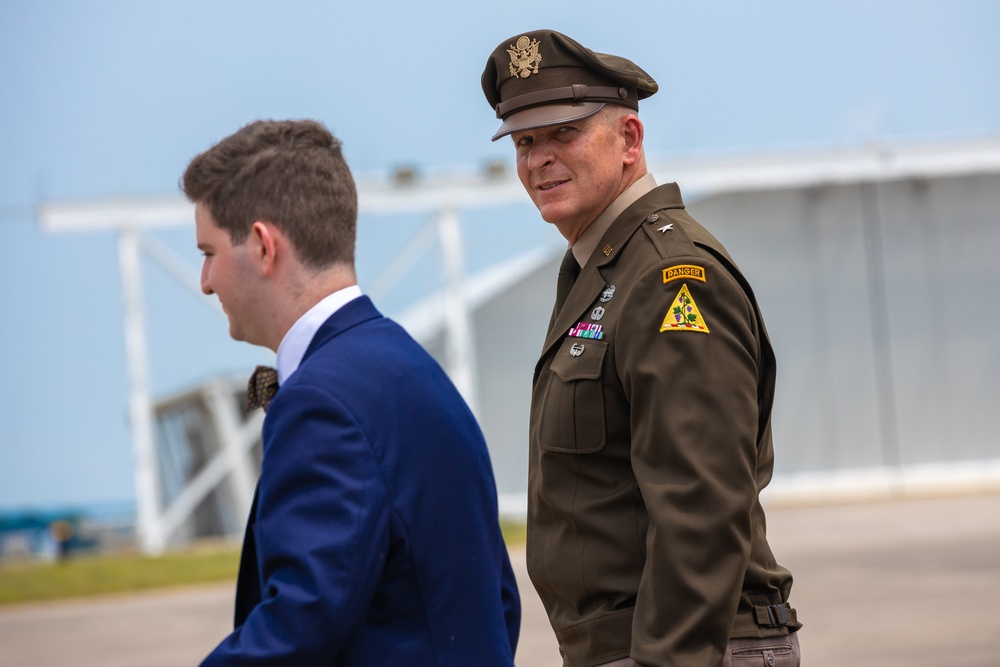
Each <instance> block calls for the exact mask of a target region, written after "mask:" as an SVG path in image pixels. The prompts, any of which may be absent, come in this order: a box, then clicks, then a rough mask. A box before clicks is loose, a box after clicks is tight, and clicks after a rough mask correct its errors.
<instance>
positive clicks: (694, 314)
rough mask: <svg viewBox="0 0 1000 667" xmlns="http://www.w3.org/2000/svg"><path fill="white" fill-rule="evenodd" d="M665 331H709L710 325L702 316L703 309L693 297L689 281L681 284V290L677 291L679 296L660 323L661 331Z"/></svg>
mask: <svg viewBox="0 0 1000 667" xmlns="http://www.w3.org/2000/svg"><path fill="white" fill-rule="evenodd" d="M664 331H700V332H701V333H708V326H707V325H706V324H705V319H704V318H703V317H702V316H701V311H699V310H698V306H697V305H696V304H695V302H694V299H692V298H691V292H689V291H688V286H687V283H684V284H683V285H681V291H680V292H678V293H677V298H675V299H674V302H673V303H672V304H671V306H670V310H669V311H667V316H666V317H664V318H663V324H661V325H660V332H661V333H662V332H664Z"/></svg>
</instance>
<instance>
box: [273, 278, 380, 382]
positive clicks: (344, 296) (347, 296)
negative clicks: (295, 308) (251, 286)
mask: <svg viewBox="0 0 1000 667" xmlns="http://www.w3.org/2000/svg"><path fill="white" fill-rule="evenodd" d="M359 296H361V288H360V287H358V286H357V285H351V286H350V287H345V288H344V289H342V290H337V291H336V292H334V293H333V294H331V295H330V296H327V297H325V298H323V299H322V300H321V301H320V302H319V303H317V304H316V305H315V306H313V307H312V308H310V309H309V310H307V311H306V312H305V314H304V315H302V317H300V318H299V319H298V320H297V321H296V322H295V324H293V325H292V328H291V329H289V330H288V333H286V334H285V337H284V338H282V339H281V344H280V345H278V361H277V366H278V384H279V385H281V384H284V383H285V380H287V379H288V378H289V377H291V375H292V373H294V372H295V371H296V370H298V367H299V364H301V363H302V357H303V356H305V354H306V349H308V348H309V343H311V342H312V339H313V337H314V336H315V335H316V332H317V331H319V328H320V327H321V326H323V323H324V322H326V321H327V320H328V319H330V316H331V315H333V314H334V313H335V312H337V311H338V310H340V309H341V308H342V307H343V306H344V305H345V304H347V303H348V302H350V301H353V300H354V299H356V298H358V297H359Z"/></svg>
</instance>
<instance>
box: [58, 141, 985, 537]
mask: <svg viewBox="0 0 1000 667" xmlns="http://www.w3.org/2000/svg"><path fill="white" fill-rule="evenodd" d="M650 171H651V172H652V173H653V174H654V175H656V176H657V177H658V180H659V181H660V182H667V181H673V180H676V181H678V182H679V183H681V184H682V185H683V187H684V190H685V194H686V196H687V197H689V198H690V197H692V196H696V197H697V196H706V195H710V194H719V193H727V192H748V191H755V190H768V189H778V188H807V187H810V186H819V185H830V184H838V183H848V182H855V183H856V182H876V183H877V182H881V181H891V180H900V179H908V178H910V179H919V178H925V177H932V176H934V177H940V176H948V175H962V174H968V173H981V172H984V171H986V172H990V171H994V172H995V171H1000V139H989V140H977V141H974V142H961V143H960V142H952V143H941V142H936V143H934V144H926V145H909V146H900V147H892V148H890V147H887V146H871V147H868V148H864V149H854V150H842V151H827V152H794V153H784V154H778V153H772V154H753V155H749V154H748V155H745V156H741V157H737V158H733V157H718V158H706V157H700V158H697V159H695V158H691V159H672V160H650ZM404 176H407V177H404ZM358 194H359V205H360V210H361V212H362V213H363V214H373V215H390V216H391V215H403V214H407V215H408V214H413V213H420V212H425V213H427V212H430V213H432V214H433V215H434V220H435V224H434V227H433V229H434V230H435V231H436V234H435V236H436V237H437V239H436V240H437V243H438V244H439V246H440V248H441V251H442V256H443V257H444V265H445V273H446V288H445V290H444V298H445V305H444V307H442V308H440V309H439V310H438V312H440V313H441V315H442V318H443V322H442V324H441V327H443V330H444V332H445V341H446V344H445V351H444V360H443V361H444V366H445V368H446V369H447V371H448V373H449V375H450V376H451V378H452V380H453V381H454V382H455V384H456V386H458V388H459V390H460V391H461V392H462V394H463V396H465V397H466V399H467V401H468V402H469V404H470V405H471V406H472V407H473V410H474V411H475V408H476V403H477V397H476V388H477V386H478V382H477V377H476V375H477V374H476V365H475V361H474V360H475V354H474V352H475V350H474V347H475V341H474V339H473V335H472V327H471V325H470V316H469V308H468V294H467V293H466V291H467V287H466V281H465V280H464V276H465V269H464V267H463V250H462V238H461V226H460V217H459V216H460V214H461V213H462V212H463V211H468V210H471V209H476V208H491V207H499V206H503V205H507V204H511V203H517V202H526V201H527V199H526V195H525V194H524V192H523V189H522V187H521V185H520V183H519V181H518V180H517V178H516V177H515V176H514V175H513V174H511V173H509V171H507V170H506V169H504V168H502V167H498V166H496V165H493V166H492V167H490V168H487V169H485V170H483V171H481V172H478V173H477V172H476V171H474V170H468V171H466V172H463V173H456V174H440V175H435V176H433V177H427V178H420V177H416V178H414V177H413V174H412V173H410V174H409V175H406V174H402V173H399V174H397V175H396V177H395V178H389V179H384V180H378V181H376V180H371V181H367V182H366V181H364V180H359V183H358ZM193 219H194V216H193V207H192V206H191V205H190V204H189V203H187V202H186V201H184V199H183V198H182V197H180V196H173V197H165V198H159V199H138V198H115V199H106V200H101V201H75V202H69V201H61V202H44V203H42V204H41V205H40V207H39V209H38V224H39V225H40V227H41V228H42V229H43V230H45V231H47V232H51V233H70V232H94V231H108V232H115V233H117V234H118V238H119V263H120V268H121V273H122V290H123V295H122V296H123V301H124V331H125V343H126V350H125V353H126V356H127V362H128V373H129V383H128V384H129V416H130V425H131V435H132V444H133V450H134V458H135V471H134V475H135V491H136V504H137V531H138V535H139V539H140V544H141V547H142V549H143V550H144V551H145V552H147V553H158V552H160V551H162V550H163V549H164V548H166V546H167V545H168V543H169V542H170V540H171V539H172V537H173V536H174V535H175V534H176V533H177V531H178V530H179V529H180V527H181V526H182V525H183V524H184V522H185V521H186V520H187V518H188V517H189V516H190V515H191V512H193V511H194V508H195V507H197V506H198V504H199V503H200V502H201V501H202V500H204V499H205V498H206V497H207V496H208V495H209V494H210V493H212V492H213V490H214V489H216V488H218V486H219V485H220V484H222V483H223V482H224V481H225V480H230V479H232V480H235V484H234V486H235V487H237V488H239V489H242V491H238V492H237V496H236V497H235V498H234V500H233V502H234V503H235V504H236V506H237V509H238V510H243V509H245V508H246V507H248V506H249V494H250V493H252V488H253V483H252V477H253V474H254V473H253V467H252V465H251V464H250V463H248V461H249V460H250V459H249V458H248V457H250V456H251V450H252V445H253V442H254V441H255V439H256V437H258V436H259V422H256V421H250V422H241V421H240V420H239V419H237V418H236V417H235V416H234V413H233V412H232V409H231V406H230V403H231V399H232V394H233V390H232V387H231V386H229V387H228V388H227V387H225V386H223V385H219V386H217V387H215V388H214V389H212V388H208V389H206V391H207V392H208V393H207V394H205V395H204V396H203V397H202V398H201V399H199V400H202V401H203V403H204V405H207V406H213V407H211V408H209V409H210V411H211V414H212V415H213V417H212V419H213V420H215V422H216V430H217V432H218V437H219V438H220V446H219V447H218V448H217V450H216V451H215V452H214V453H213V454H212V458H211V460H210V461H207V462H206V463H205V465H204V466H203V467H202V468H201V472H200V473H199V474H198V475H197V476H195V477H194V478H193V479H190V480H187V482H186V487H185V488H184V489H183V490H181V491H180V492H179V493H178V494H177V495H176V497H175V498H174V499H173V501H172V502H171V503H170V505H169V506H162V503H161V498H162V496H163V494H162V489H160V488H159V479H160V477H161V475H160V473H161V471H160V470H158V465H159V464H158V456H157V451H156V448H157V445H156V433H155V428H156V426H155V422H156V417H155V415H154V409H153V401H152V398H151V396H150V389H149V386H150V383H149V364H148V350H147V342H146V334H145V324H144V322H145V318H144V304H143V291H142V282H141V272H140V263H141V262H140V257H141V256H145V257H147V258H148V259H151V260H152V261H154V262H157V263H158V264H160V265H161V266H163V267H164V268H165V269H166V270H167V271H168V272H169V273H170V274H171V275H173V276H174V277H176V278H177V279H178V280H179V281H181V282H182V283H183V284H186V285H188V286H190V287H191V288H192V289H193V290H195V291H196V292H197V293H199V294H200V288H199V285H198V279H197V277H196V276H192V275H191V272H190V270H189V269H188V268H187V266H186V265H185V264H184V263H183V262H181V261H179V260H177V259H176V258H175V257H174V256H173V255H172V254H171V253H170V251H169V250H167V249H166V248H165V247H163V246H162V245H161V244H159V243H157V242H156V240H155V239H153V238H152V237H150V236H149V235H148V234H145V233H144V232H147V231H149V230H152V229H158V228H165V227H179V226H190V225H192V224H193ZM433 242H434V240H433V239H431V238H430V237H429V235H427V234H425V235H421V236H420V237H419V238H416V239H414V240H413V241H412V242H411V244H410V246H409V247H408V248H407V249H404V251H403V253H402V254H401V255H400V257H399V258H397V261H396V262H394V263H393V264H391V265H390V267H389V269H387V271H386V274H385V275H384V276H383V278H382V279H380V280H379V281H376V285H375V287H374V289H376V290H383V289H388V287H386V285H387V284H388V283H391V281H392V280H394V279H396V278H398V276H399V275H401V274H402V273H403V272H404V271H405V268H406V264H407V263H408V262H409V261H411V259H412V255H414V254H415V253H417V252H419V251H420V247H421V246H426V245H428V244H430V243H433ZM212 392H215V393H214V394H213V393H212ZM242 515H243V516H245V512H243V514H242Z"/></svg>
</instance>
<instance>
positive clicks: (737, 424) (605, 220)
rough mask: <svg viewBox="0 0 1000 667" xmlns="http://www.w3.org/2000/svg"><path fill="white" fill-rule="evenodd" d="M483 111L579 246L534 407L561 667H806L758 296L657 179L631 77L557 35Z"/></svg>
mask: <svg viewBox="0 0 1000 667" xmlns="http://www.w3.org/2000/svg"><path fill="white" fill-rule="evenodd" d="M482 86H483V92H484V93H485V94H486V99H487V100H488V101H489V103H490V106H492V107H493V108H494V110H495V111H496V113H497V117H498V118H499V119H500V120H501V121H502V125H501V126H500V129H499V130H498V131H497V133H496V135H495V136H494V137H493V139H494V140H496V139H499V138H500V137H503V136H506V135H511V137H512V139H513V143H514V147H515V149H516V160H517V172H518V176H519V177H520V179H521V182H522V184H523V185H524V187H525V189H526V190H527V192H528V194H529V196H530V197H531V199H532V201H533V202H534V203H535V205H536V206H537V208H538V210H539V212H540V214H541V217H542V218H543V219H544V220H546V221H547V222H550V223H552V224H554V225H555V226H556V227H557V228H558V229H559V231H560V232H561V233H562V235H563V236H564V237H565V238H566V239H567V241H569V244H570V248H569V250H568V251H567V253H566V256H565V258H564V260H563V264H562V267H561V268H560V271H559V277H558V286H557V295H556V304H555V307H554V309H553V312H552V319H551V321H550V323H549V329H548V333H547V334H546V337H545V343H544V346H543V348H542V353H541V357H540V359H539V360H538V363H537V365H536V366H535V375H534V381H533V389H532V400H531V426H530V443H531V447H530V462H529V475H528V487H529V502H528V542H527V552H528V553H527V556H528V571H529V574H530V576H531V580H532V582H533V584H534V585H535V588H536V589H537V591H538V593H539V595H540V596H541V599H542V601H543V603H544V604H545V608H546V610H547V612H548V615H549V619H550V622H551V623H552V626H553V628H554V629H555V633H556V637H557V639H558V641H559V646H560V652H561V653H562V655H563V664H564V665H567V666H572V667H593V666H598V665H616V666H617V665H632V664H637V665H650V666H653V665H664V666H666V665H671V666H673V667H677V666H680V665H697V666H698V667H708V666H718V665H729V664H732V660H733V659H734V657H737V658H742V657H745V656H757V657H756V658H755V660H757V661H756V662H753V663H742V662H740V663H738V664H762V665H777V666H779V667H780V666H783V665H798V664H799V646H798V639H797V635H796V634H795V632H796V630H798V629H799V628H800V627H801V624H800V623H799V621H798V619H797V617H796V613H795V610H794V609H793V608H792V607H791V606H790V605H789V604H788V596H789V592H790V590H791V586H792V577H791V575H790V574H789V572H788V571H787V570H786V569H784V568H782V567H781V566H779V565H778V564H777V562H776V561H775V559H774V556H773V555H772V553H771V549H770V547H769V546H768V543H767V539H766V536H765V529H764V512H763V509H762V507H761V504H760V500H759V494H760V491H761V489H762V488H764V486H766V485H767V483H768V482H769V480H770V478H771V472H772V468H773V449H772V444H771V407H772V403H773V399H774V381H775V362H774V353H773V351H772V349H771V344H770V342H769V340H768V337H767V333H766V331H765V329H764V321H763V319H762V317H761V313H760V309H759V308H758V306H757V302H756V300H755V298H754V295H753V291H752V290H751V289H750V285H749V283H748V282H747V280H746V278H745V277H744V276H743V274H742V273H740V270H739V269H738V268H737V266H736V264H735V263H734V262H733V260H732V258H731V257H730V256H729V254H728V253H727V252H726V250H725V248H723V247H722V245H721V244H720V243H719V242H718V241H717V240H716V239H715V238H714V237H713V236H712V235H711V234H710V233H709V232H708V231H706V230H705V228H704V227H702V226H701V225H700V224H699V223H698V222H696V221H695V220H694V219H693V218H692V217H691V216H690V215H688V213H687V212H686V211H685V209H684V204H683V202H682V200H681V196H680V191H679V189H678V187H677V185H676V184H673V183H671V184H667V185H661V186H657V185H656V183H655V181H654V179H653V176H652V175H651V174H649V173H648V171H647V168H646V162H645V156H644V153H643V146H642V141H643V125H642V122H641V121H640V120H639V118H638V116H637V112H638V108H639V104H638V102H639V100H640V99H642V98H645V97H648V96H650V95H652V94H653V93H655V92H656V90H657V84H656V82H655V81H654V80H653V79H652V78H651V77H650V76H649V75H648V74H647V73H646V72H644V71H643V70H642V69H640V68H639V67H637V66H636V65H635V64H634V63H632V62H630V61H628V60H626V59H624V58H620V57H617V56H612V55H607V54H602V53H596V52H594V51H591V50H590V49H587V48H585V47H583V46H582V45H580V44H579V43H577V42H576V41H574V40H572V39H570V38H569V37H566V36H565V35H562V34H559V33H557V32H553V31H550V30H539V31H535V32H528V33H525V34H523V35H519V36H515V37H513V38H511V39H508V40H504V41H503V42H501V43H500V45H499V46H498V47H497V48H496V49H495V50H494V51H493V53H492V54H491V55H490V58H489V60H488V62H487V65H486V69H485V71H484V72H483V76H482Z"/></svg>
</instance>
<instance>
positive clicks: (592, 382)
mask: <svg viewBox="0 0 1000 667" xmlns="http://www.w3.org/2000/svg"><path fill="white" fill-rule="evenodd" d="M607 349H608V344H607V343H606V342H605V341H598V340H590V339H580V338H567V339H565V340H564V341H563V342H562V345H561V346H560V347H559V350H558V351H557V352H556V355H555V358H554V359H553V360H552V363H551V365H550V366H549V370H550V371H551V374H550V375H549V377H548V378H547V380H548V381H547V383H546V385H545V393H544V395H543V399H542V406H541V414H540V415H539V423H538V434H539V440H540V444H541V446H542V448H543V449H545V450H547V451H550V452H559V453H563V454H591V453H594V452H599V451H601V450H602V449H604V444H605V441H606V439H605V420H604V387H603V385H602V383H601V368H602V366H603V365H604V356H605V354H606V353H607Z"/></svg>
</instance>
